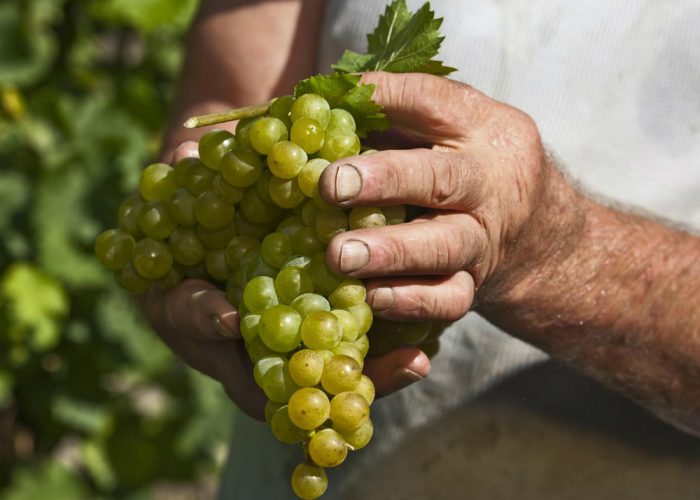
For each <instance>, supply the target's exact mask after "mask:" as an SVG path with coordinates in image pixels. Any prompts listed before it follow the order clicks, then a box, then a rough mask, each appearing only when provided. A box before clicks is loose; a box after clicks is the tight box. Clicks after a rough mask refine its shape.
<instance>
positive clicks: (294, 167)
mask: <svg viewBox="0 0 700 500" xmlns="http://www.w3.org/2000/svg"><path fill="white" fill-rule="evenodd" d="M308 159H309V158H308V156H307V155H306V152H305V151H304V150H303V149H302V148H301V147H300V146H297V145H296V144H294V143H293V142H290V141H280V142H278V143H276V144H275V145H274V146H272V148H271V149H270V153H269V154H268V156H267V167H268V168H269V169H270V172H272V173H273V174H274V176H275V177H279V178H280V179H293V178H294V177H296V176H297V175H299V172H301V169H302V168H304V166H305V165H306V161H307V160H308Z"/></svg>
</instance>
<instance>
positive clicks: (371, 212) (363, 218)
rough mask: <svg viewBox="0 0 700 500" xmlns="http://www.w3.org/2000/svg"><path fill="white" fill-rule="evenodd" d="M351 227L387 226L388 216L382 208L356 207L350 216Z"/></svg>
mask: <svg viewBox="0 0 700 500" xmlns="http://www.w3.org/2000/svg"><path fill="white" fill-rule="evenodd" d="M348 224H349V225H350V229H364V228H368V227H381V226H386V217H385V216H384V212H382V209H381V208H377V207H355V208H353V209H352V210H351V211H350V215H349V216H348Z"/></svg>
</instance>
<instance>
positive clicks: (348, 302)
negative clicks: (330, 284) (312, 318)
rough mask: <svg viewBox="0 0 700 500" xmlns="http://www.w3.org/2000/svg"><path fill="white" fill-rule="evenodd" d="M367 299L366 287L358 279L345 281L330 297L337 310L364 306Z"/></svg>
mask: <svg viewBox="0 0 700 500" xmlns="http://www.w3.org/2000/svg"><path fill="white" fill-rule="evenodd" d="M365 298H367V291H366V290H365V286H364V285H363V284H362V282H361V281H360V280H358V279H347V280H344V281H343V282H342V283H340V285H338V286H337V287H336V289H335V290H333V292H331V294H330V295H329V296H328V300H329V301H330V303H331V305H332V306H333V307H335V308H337V309H345V308H348V307H350V306H355V305H357V304H362V303H363V302H364V301H365ZM353 340H355V339H353Z"/></svg>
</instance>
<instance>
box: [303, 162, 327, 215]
mask: <svg viewBox="0 0 700 500" xmlns="http://www.w3.org/2000/svg"><path fill="white" fill-rule="evenodd" d="M328 165H330V162H329V161H328V160H324V159H323V158H314V159H313V160H309V161H308V162H306V165H304V168H302V169H301V172H299V178H298V179H297V181H298V182H299V188H300V189H301V192H302V193H304V196H307V197H308V198H311V197H312V196H313V195H314V190H315V189H316V186H317V185H318V180H319V179H320V178H321V174H322V173H323V171H324V170H325V169H326V167H327V166H328ZM307 225H310V224H307Z"/></svg>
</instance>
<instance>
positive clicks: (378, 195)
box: [318, 149, 487, 211]
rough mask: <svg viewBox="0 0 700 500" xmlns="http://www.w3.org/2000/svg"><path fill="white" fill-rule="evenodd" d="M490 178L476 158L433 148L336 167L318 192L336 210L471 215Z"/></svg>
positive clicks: (380, 154)
mask: <svg viewBox="0 0 700 500" xmlns="http://www.w3.org/2000/svg"><path fill="white" fill-rule="evenodd" d="M486 184H487V178H486V173H485V170H484V169H483V168H482V166H481V164H480V163H479V161H478V160H476V158H474V157H472V156H471V155H469V154H468V153H466V152H463V153H460V154H459V155H458V154H454V153H448V152H444V151H433V150H430V149H411V150H404V151H396V150H395V151H381V152H378V153H374V154H371V155H361V156H353V157H351V158H346V159H343V160H341V161H338V162H335V163H332V164H331V165H329V166H328V167H327V168H326V169H325V170H324V171H323V174H322V175H321V177H320V178H319V184H318V186H319V193H320V194H321V196H322V197H323V199H324V200H325V201H326V202H327V203H329V204H332V205H340V206H357V205H364V206H368V205H369V206H372V205H374V206H392V205H398V204H410V205H419V206H424V207H431V208H440V209H443V210H453V209H454V210H460V211H464V210H470V209H473V208H475V207H477V206H478V205H479V204H480V203H481V202H482V201H483V199H484V196H485V192H486Z"/></svg>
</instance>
